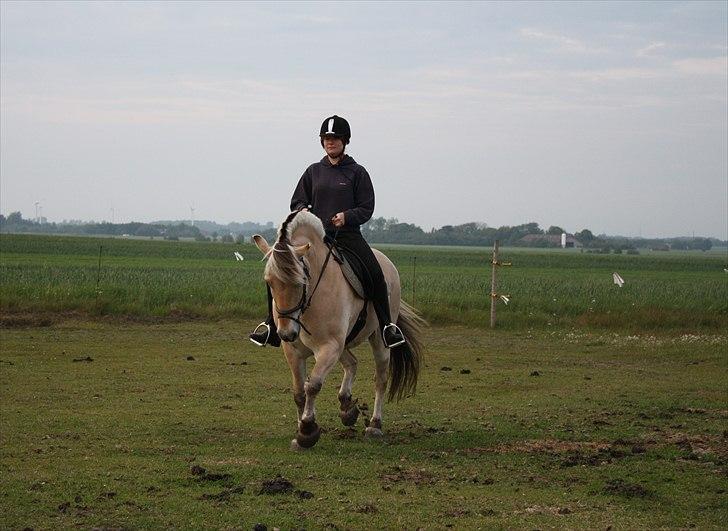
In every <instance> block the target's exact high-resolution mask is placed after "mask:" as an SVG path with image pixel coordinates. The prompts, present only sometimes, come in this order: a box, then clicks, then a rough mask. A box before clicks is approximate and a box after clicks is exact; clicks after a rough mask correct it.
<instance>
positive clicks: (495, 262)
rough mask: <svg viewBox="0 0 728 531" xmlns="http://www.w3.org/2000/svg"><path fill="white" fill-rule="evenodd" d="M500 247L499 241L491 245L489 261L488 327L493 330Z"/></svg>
mask: <svg viewBox="0 0 728 531" xmlns="http://www.w3.org/2000/svg"><path fill="white" fill-rule="evenodd" d="M499 247H500V241H499V240H496V241H495V243H494V244H493V260H491V264H492V267H493V272H492V274H491V277H490V327H491V328H495V307H496V303H497V302H498V301H497V297H498V291H497V274H496V271H498V248H499Z"/></svg>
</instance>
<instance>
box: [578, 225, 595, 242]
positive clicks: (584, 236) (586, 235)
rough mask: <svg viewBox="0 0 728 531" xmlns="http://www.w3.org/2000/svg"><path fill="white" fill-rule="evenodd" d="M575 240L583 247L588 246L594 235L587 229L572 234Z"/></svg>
mask: <svg viewBox="0 0 728 531" xmlns="http://www.w3.org/2000/svg"><path fill="white" fill-rule="evenodd" d="M574 236H575V237H576V239H577V240H579V241H580V242H581V243H583V244H584V245H588V244H589V243H591V242H592V241H594V234H593V233H592V231H590V230H589V229H584V230H582V231H580V232H577V233H576V234H574Z"/></svg>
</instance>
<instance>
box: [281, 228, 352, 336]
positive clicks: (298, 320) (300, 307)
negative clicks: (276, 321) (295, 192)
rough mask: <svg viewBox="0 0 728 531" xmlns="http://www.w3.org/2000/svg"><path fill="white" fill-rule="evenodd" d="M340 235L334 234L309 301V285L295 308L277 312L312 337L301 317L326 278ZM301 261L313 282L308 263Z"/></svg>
mask: <svg viewBox="0 0 728 531" xmlns="http://www.w3.org/2000/svg"><path fill="white" fill-rule="evenodd" d="M338 234H339V229H336V232H334V237H333V241H332V242H331V245H329V252H328V253H326V259H325V260H324V264H323V266H321V271H320V272H319V276H318V280H317V281H316V285H315V286H314V287H313V290H312V291H311V296H310V297H308V300H307V299H306V287H307V286H308V284H307V283H306V284H304V285H303V293H301V300H299V301H298V304H296V305H295V306H294V307H293V308H289V309H287V310H277V311H278V317H283V318H285V319H290V320H291V321H293V322H294V323H298V325H299V326H300V327H301V328H303V329H304V330H305V331H306V333H307V334H308V335H310V336H312V335H313V334H312V333H311V332H310V331H309V329H308V328H306V325H305V324H303V323H302V322H301V317H303V314H304V313H305V312H306V310H308V308H309V307H310V306H311V301H312V300H313V296H314V295H315V294H316V290H317V289H318V287H319V284H320V283H321V279H322V278H323V277H324V273H325V272H326V266H327V265H328V263H329V259H330V258H331V254H332V253H333V250H334V246H335V245H336V236H338ZM299 260H301V265H302V266H303V272H304V273H305V274H306V278H307V279H308V280H311V272H310V271H309V270H308V266H307V265H306V262H305V261H304V260H303V257H300V258H299ZM299 310H300V312H301V313H299V314H298V317H291V314H293V313H296V312H297V311H299Z"/></svg>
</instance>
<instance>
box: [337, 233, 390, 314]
mask: <svg viewBox="0 0 728 531" xmlns="http://www.w3.org/2000/svg"><path fill="white" fill-rule="evenodd" d="M328 235H329V236H330V237H333V236H334V234H332V233H329V234H328ZM336 243H337V244H338V245H339V246H340V247H345V248H346V249H349V250H350V251H351V252H353V253H354V254H355V255H356V256H357V258H359V260H360V261H361V263H362V264H363V265H364V269H366V272H367V273H368V277H369V278H366V279H364V291H365V292H366V295H367V297H368V298H370V299H371V301H372V305H373V306H374V311H375V312H376V314H377V318H378V319H379V326H380V328H384V326H386V325H388V324H389V323H391V322H392V317H391V315H390V313H389V295H388V293H387V283H386V282H385V280H384V274H383V273H382V267H381V266H380V265H379V262H378V261H377V258H376V257H375V256H374V253H373V252H372V249H371V247H369V244H368V243H367V242H366V240H365V239H364V237H363V236H362V235H361V233H359V232H339V233H338V235H337V236H336Z"/></svg>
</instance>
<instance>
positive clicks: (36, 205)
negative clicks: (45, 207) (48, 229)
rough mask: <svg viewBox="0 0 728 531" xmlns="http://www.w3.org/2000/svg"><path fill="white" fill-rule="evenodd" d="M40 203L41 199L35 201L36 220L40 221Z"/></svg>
mask: <svg viewBox="0 0 728 531" xmlns="http://www.w3.org/2000/svg"><path fill="white" fill-rule="evenodd" d="M38 205H40V201H36V202H35V222H36V223H38V222H39V221H40V218H39V217H38Z"/></svg>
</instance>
